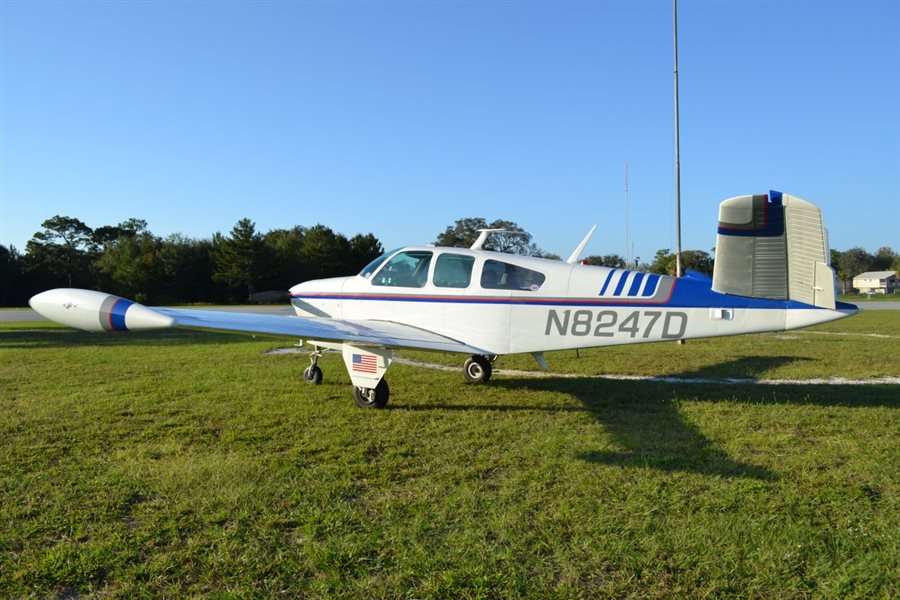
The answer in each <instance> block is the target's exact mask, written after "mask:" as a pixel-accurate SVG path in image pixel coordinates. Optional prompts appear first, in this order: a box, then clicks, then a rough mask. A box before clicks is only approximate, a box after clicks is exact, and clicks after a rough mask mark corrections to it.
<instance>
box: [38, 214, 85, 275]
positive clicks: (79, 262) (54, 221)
mask: <svg viewBox="0 0 900 600" xmlns="http://www.w3.org/2000/svg"><path fill="white" fill-rule="evenodd" d="M41 227H43V229H42V230H41V231H38V232H37V233H35V234H34V236H33V237H32V238H31V240H29V241H28V243H27V244H26V245H25V252H26V256H27V258H26V259H25V262H24V265H23V267H24V269H25V270H26V271H29V272H31V273H32V274H34V275H36V276H38V278H39V279H41V280H42V283H43V284H44V285H47V286H48V287H53V286H58V285H67V286H69V287H74V286H78V287H90V286H91V285H92V284H93V283H94V279H95V278H94V277H93V273H92V269H91V263H92V262H93V259H94V258H95V256H96V251H97V245H96V244H95V243H94V239H93V230H92V229H91V228H90V227H88V226H87V225H85V224H84V222H82V221H81V220H79V219H76V218H73V217H63V216H60V215H56V216H54V217H51V218H49V219H47V220H46V221H44V222H43V223H41Z"/></svg>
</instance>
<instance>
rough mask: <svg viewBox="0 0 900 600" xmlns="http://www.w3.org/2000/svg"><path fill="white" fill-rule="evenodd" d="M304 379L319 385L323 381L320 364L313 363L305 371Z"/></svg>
mask: <svg viewBox="0 0 900 600" xmlns="http://www.w3.org/2000/svg"><path fill="white" fill-rule="evenodd" d="M303 381H305V382H306V383H309V384H311V385H319V384H320V383H322V369H320V368H319V365H311V366H309V367H306V369H305V370H304V371H303Z"/></svg>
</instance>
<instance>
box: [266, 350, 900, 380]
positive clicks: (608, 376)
mask: <svg viewBox="0 0 900 600" xmlns="http://www.w3.org/2000/svg"><path fill="white" fill-rule="evenodd" d="M265 354H309V351H308V350H306V349H303V348H296V347H294V348H274V349H272V350H267V351H266V352H265ZM394 362H395V363H399V364H401V365H407V366H410V367H421V368H424V369H433V370H435V371H447V372H450V373H453V372H457V371H462V367H461V366H460V367H454V366H450V365H440V364H437V363H430V362H424V361H420V360H412V359H409V358H400V357H394ZM494 373H495V374H497V375H510V376H512V377H565V378H569V379H611V380H614V381H649V382H652V383H719V384H726V385H747V384H760V385H879V384H891V385H900V376H896V377H894V376H891V377H875V378H869V379H847V378H845V377H828V378H820V379H751V378H730V377H729V378H724V379H709V378H706V377H658V376H651V375H614V374H605V375H580V374H578V373H552V372H551V373H546V372H544V371H520V370H517V369H496V370H494Z"/></svg>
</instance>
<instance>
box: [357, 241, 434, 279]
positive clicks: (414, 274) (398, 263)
mask: <svg viewBox="0 0 900 600" xmlns="http://www.w3.org/2000/svg"><path fill="white" fill-rule="evenodd" d="M431 256H432V253H431V252H428V251H427V250H407V251H406V252H401V253H400V254H397V255H395V256H393V257H392V258H391V260H389V261H388V262H387V264H385V265H384V267H382V268H381V270H380V271H378V272H377V273H375V276H374V277H373V278H372V285H387V286H391V287H413V288H420V287H425V282H426V281H428V266H429V265H430V264H431Z"/></svg>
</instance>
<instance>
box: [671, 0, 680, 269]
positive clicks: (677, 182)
mask: <svg viewBox="0 0 900 600" xmlns="http://www.w3.org/2000/svg"><path fill="white" fill-rule="evenodd" d="M672 22H673V29H674V32H675V35H674V39H675V229H676V230H677V233H676V236H677V237H676V240H677V246H676V250H675V276H676V277H681V160H680V156H679V146H680V143H679V136H678V130H679V128H678V0H672Z"/></svg>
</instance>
